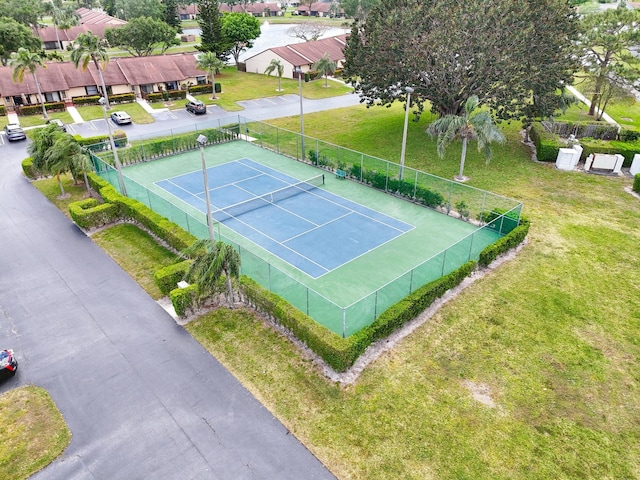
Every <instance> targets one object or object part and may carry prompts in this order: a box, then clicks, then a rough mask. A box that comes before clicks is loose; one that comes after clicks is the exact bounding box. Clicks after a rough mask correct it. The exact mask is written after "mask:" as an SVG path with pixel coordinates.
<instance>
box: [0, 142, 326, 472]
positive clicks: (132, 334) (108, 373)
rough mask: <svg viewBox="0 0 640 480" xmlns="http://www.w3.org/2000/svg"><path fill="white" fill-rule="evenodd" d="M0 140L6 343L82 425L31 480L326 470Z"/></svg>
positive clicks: (24, 374) (28, 375)
mask: <svg viewBox="0 0 640 480" xmlns="http://www.w3.org/2000/svg"><path fill="white" fill-rule="evenodd" d="M25 156H26V154H25V142H20V143H19V144H17V143H16V144H3V145H0V168H2V175H0V246H1V247H0V345H2V346H3V347H5V348H6V347H10V348H13V349H14V350H15V351H16V354H17V357H18V359H19V361H20V368H19V372H18V374H17V375H16V377H15V378H14V379H13V380H10V381H9V382H5V383H3V384H0V394H1V393H3V392H5V391H7V390H9V389H11V388H14V387H16V386H18V385H24V384H35V385H39V386H41V387H44V388H45V389H47V390H48V391H49V393H50V394H51V396H52V397H53V399H54V401H55V402H56V404H57V405H58V407H59V408H60V410H61V411H62V414H63V415H64V417H65V419H66V421H67V423H68V425H69V427H70V429H71V431H72V434H73V437H72V440H71V444H70V445H69V447H68V448H67V449H66V451H65V452H64V454H63V455H62V457H61V458H59V459H58V460H56V461H55V462H54V463H53V464H52V465H50V466H49V467H47V468H45V469H44V470H43V471H41V472H40V473H38V474H36V475H35V476H34V477H33V478H36V479H64V480H70V479H94V478H95V479H127V480H130V479H150V478H164V479H245V478H246V479H296V480H298V479H303V478H304V479H316V478H317V479H330V478H334V477H333V475H331V473H329V472H328V471H327V470H326V469H325V468H324V467H323V465H322V464H321V463H320V462H319V461H318V460H317V459H316V458H315V457H314V456H313V455H312V454H311V453H310V452H309V451H308V450H307V449H306V448H305V447H304V446H303V445H302V444H301V443H299V442H298V441H297V440H296V438H295V437H294V436H293V435H291V434H290V433H289V432H288V431H287V430H286V429H285V428H284V426H283V425H282V424H281V423H280V422H279V421H278V420H277V419H275V418H274V417H273V416H272V415H271V414H270V413H269V412H268V411H267V410H266V409H265V408H264V407H263V406H262V405H261V404H260V403H259V402H258V401H257V400H255V398H254V397H253V396H252V395H251V394H250V393H249V392H248V391H247V390H245V389H244V388H243V387H242V386H241V385H240V384H239V383H238V382H237V381H236V380H235V378H234V377H233V376H231V375H230V374H229V372H227V371H226V370H225V369H224V368H223V367H222V366H221V365H220V364H219V363H218V362H217V361H216V360H215V359H214V358H212V357H211V356H210V355H209V354H208V353H207V352H206V351H205V350H204V349H203V348H202V347H201V346H200V345H199V344H198V343H197V342H196V341H195V340H193V338H191V336H190V335H189V334H188V333H187V332H186V331H185V330H184V329H182V328H181V327H179V326H177V325H176V324H175V322H174V321H173V320H172V319H171V317H170V316H169V315H167V314H166V312H165V311H164V310H163V309H162V308H160V307H159V306H158V305H157V304H156V303H155V302H154V301H153V300H152V299H151V298H150V297H149V296H148V295H147V294H146V293H145V292H144V291H143V290H142V289H141V288H140V287H139V286H138V285H137V284H136V283H135V282H134V281H133V280H132V279H131V278H130V277H129V276H128V275H127V274H126V273H125V272H124V271H122V270H121V269H120V267H119V266H118V265H117V264H116V263H115V262H113V261H112V260H111V258H110V257H108V256H107V255H106V254H105V253H104V252H102V250H100V249H99V248H98V247H97V246H96V245H95V244H94V243H93V242H92V241H91V240H90V239H89V238H87V237H86V236H85V235H84V234H83V233H82V232H81V231H80V230H79V229H78V228H76V227H75V225H74V224H73V223H72V222H70V221H69V220H68V219H67V218H66V217H65V216H64V215H63V214H62V213H61V212H60V211H58V210H57V209H56V208H55V207H54V206H53V205H51V204H50V203H49V202H48V201H47V200H46V199H45V198H44V197H43V196H42V195H41V194H40V193H39V192H38V191H37V190H36V189H35V188H34V187H33V186H32V185H31V184H30V183H29V182H27V181H26V180H25V179H24V178H23V177H22V175H21V173H20V162H21V160H22V159H23V158H24V157H25Z"/></svg>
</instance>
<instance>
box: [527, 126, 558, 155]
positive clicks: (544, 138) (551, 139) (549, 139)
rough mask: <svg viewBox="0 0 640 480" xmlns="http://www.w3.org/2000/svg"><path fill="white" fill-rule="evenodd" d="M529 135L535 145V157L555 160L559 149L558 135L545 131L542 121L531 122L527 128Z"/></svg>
mask: <svg viewBox="0 0 640 480" xmlns="http://www.w3.org/2000/svg"><path fill="white" fill-rule="evenodd" d="M529 136H530V137H531V141H533V143H534V145H535V146H536V157H537V158H538V160H539V161H541V162H555V161H556V158H558V151H559V150H560V144H559V142H558V140H559V137H558V136H557V135H554V134H553V133H549V132H547V130H546V129H545V128H544V126H543V125H542V123H540V122H533V124H532V125H531V128H530V130H529Z"/></svg>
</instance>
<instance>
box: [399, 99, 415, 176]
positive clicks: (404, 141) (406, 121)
mask: <svg viewBox="0 0 640 480" xmlns="http://www.w3.org/2000/svg"><path fill="white" fill-rule="evenodd" d="M404 91H405V92H407V107H406V109H405V113H404V130H403V132H402V151H401V152H400V180H402V175H403V174H404V153H405V151H406V149H407V126H408V125H409V105H411V94H412V93H413V91H414V90H413V88H411V87H404Z"/></svg>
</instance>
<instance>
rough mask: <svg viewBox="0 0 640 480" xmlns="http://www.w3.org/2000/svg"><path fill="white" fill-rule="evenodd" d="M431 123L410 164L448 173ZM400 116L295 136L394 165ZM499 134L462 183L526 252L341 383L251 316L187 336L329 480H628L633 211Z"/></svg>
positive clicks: (634, 366)
mask: <svg viewBox="0 0 640 480" xmlns="http://www.w3.org/2000/svg"><path fill="white" fill-rule="evenodd" d="M274 80H275V79H274ZM429 118H430V116H429V115H424V116H423V117H422V119H421V120H420V122H410V123H409V133H408V141H407V154H406V164H407V165H408V166H411V167H416V168H419V169H422V170H425V171H428V172H431V173H434V174H437V175H440V176H443V177H446V178H452V177H453V176H454V175H455V174H456V173H457V171H458V167H459V161H460V157H459V155H460V145H459V144H454V145H452V146H451V147H450V148H449V149H448V150H447V152H446V155H445V156H444V158H442V159H440V158H438V156H437V155H436V154H435V151H436V147H435V142H434V141H433V140H432V139H430V138H429V137H428V136H427V135H426V133H425V130H426V127H427V121H428V120H429ZM403 120H404V112H403V109H402V106H401V105H397V106H394V107H393V108H391V109H386V108H379V107H378V108H372V109H366V108H365V107H364V106H358V107H353V108H345V109H339V110H333V111H328V112H320V113H313V114H308V115H305V133H307V135H310V136H314V137H317V138H322V139H324V140H327V141H331V142H333V143H337V144H340V145H343V146H347V147H351V148H353V149H356V150H361V151H363V152H365V153H369V154H372V155H376V156H378V157H381V158H386V159H389V160H395V161H398V159H399V155H400V149H401V138H402V128H403ZM298 121H299V119H298V118H297V117H293V118H289V119H281V120H279V121H273V122H272V123H276V124H278V125H280V126H284V127H287V128H290V129H291V130H294V131H295V130H297V128H298ZM503 130H504V133H505V135H506V137H507V142H506V143H505V144H504V145H501V146H495V147H494V157H493V159H492V160H491V162H490V163H489V164H486V162H485V159H484V157H482V156H481V155H480V154H478V152H477V151H476V148H475V144H474V143H471V145H470V148H469V150H468V156H467V162H466V166H465V174H466V175H467V176H469V177H470V181H469V184H470V185H471V186H474V187H478V188H482V189H487V190H490V191H493V192H496V193H500V194H503V195H505V196H509V197H512V198H516V199H519V200H522V201H523V202H524V205H525V209H524V214H525V215H526V216H528V217H529V218H530V219H531V222H532V226H531V230H530V233H529V239H528V243H527V245H526V246H525V247H524V248H523V249H522V251H521V252H520V253H519V254H518V256H517V257H516V259H514V260H512V261H510V262H507V263H505V264H504V265H502V266H500V267H499V268H498V269H496V270H495V271H493V272H492V273H490V274H488V275H486V276H484V277H482V278H480V279H478V280H477V281H476V282H475V283H474V284H472V285H471V286H470V287H468V288H467V289H466V290H465V291H464V292H463V293H462V294H461V295H460V296H458V297H457V298H456V299H455V300H453V301H451V302H449V303H448V304H446V305H445V306H444V307H443V308H442V309H441V310H439V311H438V312H437V313H436V314H435V316H434V317H433V318H432V319H431V320H429V321H428V322H427V323H425V324H424V325H423V326H421V327H419V328H418V329H417V330H415V331H414V332H413V333H412V334H411V335H410V336H409V337H407V338H405V339H404V340H402V341H401V342H400V343H398V344H397V345H396V346H395V347H394V348H393V350H391V351H389V352H387V353H385V354H384V355H383V356H382V357H381V358H379V359H378V360H377V361H375V362H373V363H372V364H371V365H370V366H369V367H367V368H366V369H365V371H364V372H363V374H362V375H361V376H360V377H359V379H358V380H357V382H356V383H355V384H354V385H350V386H343V387H340V386H338V385H336V384H333V383H331V382H328V381H327V380H326V379H325V378H324V377H323V376H322V375H321V374H319V373H318V372H316V370H315V369H314V368H313V367H312V365H311V363H310V362H309V361H308V360H306V359H304V358H303V357H302V356H301V355H299V354H298V352H297V351H296V350H295V348H294V347H293V345H292V344H291V343H290V342H289V341H288V340H286V339H284V338H282V337H281V336H279V335H278V334H276V333H274V332H273V331H271V330H270V329H268V328H265V327H264V326H263V325H262V323H261V322H260V321H257V320H256V319H255V318H254V317H253V315H251V314H250V313H248V312H246V311H243V310H236V311H227V310H219V311H217V312H214V313H211V314H209V315H207V316H205V317H202V318H200V319H199V320H197V321H195V322H193V323H191V324H189V325H188V326H187V329H188V330H189V331H190V332H191V333H192V334H193V335H194V336H195V337H196V338H197V339H198V340H199V341H200V342H201V343H203V345H205V346H206V348H208V349H209V351H211V353H212V354H213V355H215V356H216V358H218V359H219V360H220V361H221V362H223V363H224V364H225V366H227V368H229V369H230V370H231V371H232V372H233V373H234V375H235V376H236V377H237V378H238V379H240V381H241V382H242V383H243V384H244V385H245V386H246V387H247V388H249V389H250V390H251V391H252V392H253V393H254V395H256V397H257V398H258V399H259V400H260V401H262V402H263V403H264V405H265V406H266V407H267V408H268V409H269V410H270V411H272V412H273V413H274V415H276V416H277V417H278V418H279V419H280V420H281V421H282V422H283V423H284V424H285V426H286V427H287V428H288V429H289V430H291V431H292V432H293V433H294V434H295V435H296V436H297V437H298V438H300V439H301V440H302V441H303V442H304V443H305V445H307V447H308V448H309V449H310V450H311V451H312V452H313V453H314V454H315V455H316V456H317V457H318V458H319V459H320V460H321V461H322V462H323V463H324V464H325V465H327V466H328V467H329V469H330V470H331V471H332V472H334V473H335V474H336V475H337V476H338V478H341V479H367V480H369V479H388V478H402V479H425V478H434V479H463V478H468V479H523V480H524V479H527V480H528V479H532V478H535V479H554V480H555V479H574V478H589V479H602V478H610V479H614V478H616V479H617V478H640V470H638V465H640V428H638V426H639V424H640V416H639V414H638V412H640V377H639V376H638V371H639V366H640V365H639V360H640V342H638V338H640V321H639V320H640V296H638V295H637V292H638V289H639V288H640V282H639V280H638V278H639V277H638V273H637V272H638V270H639V269H640V257H639V256H638V255H637V246H638V245H639V244H640V231H639V230H638V228H637V226H638V225H639V224H640V200H638V199H637V198H635V197H633V196H631V195H630V194H629V193H627V192H625V190H624V188H625V187H628V186H629V185H631V179H628V178H619V177H607V176H600V175H589V174H584V173H579V172H565V171H559V170H556V169H555V168H554V166H553V164H551V165H547V164H540V163H535V162H533V161H531V160H530V152H529V150H528V148H527V147H526V146H524V145H523V144H522V143H521V137H520V133H519V125H517V124H516V123H512V124H504V125H503ZM119 243H120V242H118V241H113V242H111V243H110V245H111V246H110V247H109V249H110V250H109V251H110V253H111V254H112V255H113V256H114V257H115V255H114V253H113V250H112V249H120V248H119ZM128 248H129V247H126V248H123V249H121V250H122V251H123V252H124V253H125V254H126V251H127V249H128ZM130 255H135V257H134V258H133V260H132V261H133V262H135V261H137V255H138V254H137V253H130ZM468 382H474V384H475V385H476V386H478V388H479V389H481V390H485V391H486V392H487V393H488V395H489V396H490V398H491V400H492V401H493V402H494V406H487V405H485V404H483V403H481V402H480V401H477V400H475V399H474V396H473V395H472V391H471V389H470V388H469V387H468V385H469V383H468Z"/></svg>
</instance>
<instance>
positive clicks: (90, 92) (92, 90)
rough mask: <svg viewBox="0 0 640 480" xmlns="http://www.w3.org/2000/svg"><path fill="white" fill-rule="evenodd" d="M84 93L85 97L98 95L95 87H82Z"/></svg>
mask: <svg viewBox="0 0 640 480" xmlns="http://www.w3.org/2000/svg"><path fill="white" fill-rule="evenodd" d="M84 91H85V92H87V95H98V87H96V86H95V85H87V86H86V87H84Z"/></svg>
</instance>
